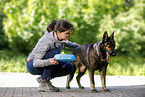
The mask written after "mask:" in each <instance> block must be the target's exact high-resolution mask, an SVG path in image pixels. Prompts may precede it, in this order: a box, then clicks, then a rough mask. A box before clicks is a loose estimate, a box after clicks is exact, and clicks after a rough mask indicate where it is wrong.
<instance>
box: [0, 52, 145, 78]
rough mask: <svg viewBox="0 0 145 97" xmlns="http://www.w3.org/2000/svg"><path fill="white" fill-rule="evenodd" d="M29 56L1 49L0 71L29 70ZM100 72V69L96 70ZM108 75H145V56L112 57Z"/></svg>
mask: <svg viewBox="0 0 145 97" xmlns="http://www.w3.org/2000/svg"><path fill="white" fill-rule="evenodd" d="M26 59H27V56H26V55H24V54H22V53H18V52H15V51H9V50H0V72H27V70H26ZM95 73H96V74H98V71H96V72H95ZM107 75H117V76H120V75H127V76H145V58H142V57H139V56H136V57H134V58H133V57H125V56H116V57H111V60H110V64H109V66H108V69H107Z"/></svg>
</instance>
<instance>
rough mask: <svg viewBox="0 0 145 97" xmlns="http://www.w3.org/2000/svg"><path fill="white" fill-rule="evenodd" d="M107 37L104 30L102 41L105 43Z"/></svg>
mask: <svg viewBox="0 0 145 97" xmlns="http://www.w3.org/2000/svg"><path fill="white" fill-rule="evenodd" d="M107 38H108V34H107V31H105V32H104V34H103V37H102V42H103V43H105V42H106V41H107Z"/></svg>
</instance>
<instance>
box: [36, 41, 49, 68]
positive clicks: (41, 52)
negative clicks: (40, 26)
mask: <svg viewBox="0 0 145 97" xmlns="http://www.w3.org/2000/svg"><path fill="white" fill-rule="evenodd" d="M49 49H50V46H49V44H48V45H46V44H45V43H41V44H40V45H39V48H38V50H37V51H36V54H35V56H34V59H33V66H34V67H44V66H49V65H51V63H50V61H49V59H43V57H44V56H45V54H46V52H47V50H49Z"/></svg>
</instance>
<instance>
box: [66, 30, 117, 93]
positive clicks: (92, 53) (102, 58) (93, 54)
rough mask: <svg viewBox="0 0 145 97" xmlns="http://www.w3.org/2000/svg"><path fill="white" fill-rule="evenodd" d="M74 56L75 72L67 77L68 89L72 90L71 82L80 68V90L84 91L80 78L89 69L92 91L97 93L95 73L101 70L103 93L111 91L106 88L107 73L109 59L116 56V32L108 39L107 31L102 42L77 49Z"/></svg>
mask: <svg viewBox="0 0 145 97" xmlns="http://www.w3.org/2000/svg"><path fill="white" fill-rule="evenodd" d="M72 54H73V55H75V57H76V62H75V63H72V65H73V71H72V73H71V74H70V75H68V77H67V84H66V88H67V89H70V81H71V80H72V79H73V76H74V73H75V71H76V68H78V75H77V77H76V80H77V83H78V86H79V88H80V89H84V87H83V86H82V85H81V83H80V78H81V77H82V76H83V75H84V74H85V72H86V70H87V69H88V71H89V79H90V86H91V90H92V92H94V93H95V92H97V90H96V88H95V83H94V72H95V70H99V72H100V77H101V82H102V88H103V91H104V92H109V91H110V90H109V89H107V88H106V71H107V66H108V63H109V59H108V57H109V58H110V55H111V56H115V55H116V51H115V41H114V32H113V33H112V35H111V36H110V37H108V34H107V31H105V32H104V34H103V37H102V40H100V41H98V42H97V43H88V44H85V45H82V46H80V47H77V48H75V49H74V50H73V51H72Z"/></svg>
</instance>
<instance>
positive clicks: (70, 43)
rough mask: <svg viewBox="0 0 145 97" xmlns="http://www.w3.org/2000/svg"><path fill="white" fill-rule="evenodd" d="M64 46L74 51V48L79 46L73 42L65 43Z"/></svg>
mask: <svg viewBox="0 0 145 97" xmlns="http://www.w3.org/2000/svg"><path fill="white" fill-rule="evenodd" d="M64 46H65V47H68V48H72V49H74V48H76V47H79V46H80V45H79V44H76V43H75V42H74V43H72V42H70V41H67V42H65V44H64Z"/></svg>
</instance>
